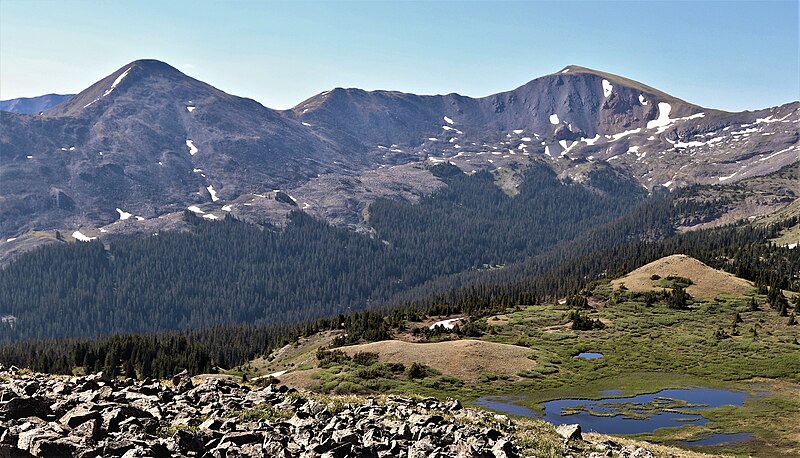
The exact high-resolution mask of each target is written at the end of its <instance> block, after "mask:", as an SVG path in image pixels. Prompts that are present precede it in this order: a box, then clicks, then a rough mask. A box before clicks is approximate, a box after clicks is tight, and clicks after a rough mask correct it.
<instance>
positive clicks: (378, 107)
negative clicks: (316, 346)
mask: <svg viewBox="0 0 800 458" xmlns="http://www.w3.org/2000/svg"><path fill="white" fill-rule="evenodd" d="M799 110H800V103H798V102H792V103H788V104H786V105H782V106H779V107H773V108H767V109H763V110H759V111H752V112H749V111H748V112H741V113H728V112H723V111H719V110H713V109H707V108H703V107H699V106H697V105H693V104H691V103H688V102H685V101H683V100H680V99H678V98H675V97H672V96H670V95H668V94H665V93H663V92H661V91H658V90H657V89H654V88H651V87H649V86H646V85H644V84H641V83H638V82H636V81H632V80H629V79H626V78H623V77H620V76H616V75H611V74H607V73H603V72H599V71H595V70H590V69H587V68H583V67H578V66H569V67H566V68H564V69H563V70H561V71H559V72H557V73H554V74H551V75H546V76H543V77H541V78H537V79H535V80H533V81H531V82H529V83H526V84H525V85H523V86H520V87H518V88H517V89H514V90H512V91H508V92H504V93H500V94H495V95H491V96H488V97H483V98H470V97H464V96H460V95H457V94H448V95H436V96H419V95H414V94H406V93H400V92H390V91H373V92H367V91H362V90H360V89H341V88H337V89H333V90H331V91H327V92H324V93H322V94H319V95H317V96H314V97H312V98H310V99H308V100H306V101H304V102H302V103H300V104H299V105H298V106H296V107H295V108H293V109H291V110H285V111H277V110H272V109H269V108H266V107H264V106H262V105H260V104H259V103H257V102H255V101H253V100H250V99H246V98H241V97H236V96H233V95H230V94H226V93H224V92H222V91H220V90H218V89H216V88H214V87H212V86H210V85H208V84H206V83H204V82H201V81H198V80H195V79H193V78H191V77H189V76H186V75H184V74H183V73H181V72H180V71H178V70H177V69H175V68H173V67H171V66H169V65H167V64H165V63H163V62H158V61H153V60H140V61H135V62H132V63H130V64H128V65H125V66H123V67H121V68H120V69H119V70H118V71H116V72H114V73H112V74H111V75H108V76H107V77H105V78H103V79H102V80H100V81H98V82H97V83H96V84H94V85H92V86H91V87H89V88H87V89H86V90H84V91H82V92H81V93H80V94H77V95H76V96H74V97H72V98H70V99H69V100H68V101H67V102H65V103H62V104H61V105H58V106H56V107H54V108H52V109H50V110H48V111H45V112H44V113H42V114H41V115H39V114H37V115H21V114H15V113H8V112H0V259H2V258H3V257H4V256H5V257H7V256H8V254H9V253H14V252H18V251H24V250H25V249H27V248H29V247H30V246H35V245H37V244H39V243H42V242H43V241H48V240H51V239H52V236H45V235H43V234H52V232H53V231H54V230H60V231H62V232H63V233H64V234H65V235H66V236H67V239H69V235H70V234H72V235H74V238H77V239H79V240H80V239H86V238H91V237H101V238H106V237H111V236H113V235H115V234H127V233H135V232H138V233H151V232H157V231H159V230H166V229H176V228H180V227H181V223H180V222H179V221H178V218H177V215H179V214H180V213H181V212H183V211H184V210H186V209H187V208H188V209H190V210H191V211H195V212H196V213H198V214H202V215H203V216H204V217H206V218H209V219H214V218H221V217H224V215H226V214H234V215H236V216H238V217H240V218H243V219H247V220H251V221H264V220H268V221H273V222H278V223H280V222H281V221H282V220H283V218H284V215H285V214H286V213H287V212H288V211H290V210H292V209H296V208H300V209H303V210H304V211H306V212H309V213H312V214H314V215H317V216H320V217H322V218H324V219H326V220H329V221H332V222H334V223H336V224H345V225H353V226H358V225H360V224H362V223H363V222H364V220H365V217H366V213H365V211H366V208H367V206H368V205H369V203H371V202H372V201H374V200H375V199H377V198H378V197H384V196H385V197H392V198H400V199H405V200H409V201H413V200H415V199H417V198H418V197H419V196H421V195H425V194H428V193H430V192H432V191H433V190H435V189H437V188H438V187H440V186H442V185H443V184H442V182H441V181H440V180H439V179H438V178H436V177H435V176H433V175H432V174H431V173H430V172H429V170H428V166H429V165H431V164H435V163H440V162H452V163H453V164H455V165H457V166H458V167H459V168H461V169H462V170H463V171H464V172H466V173H471V172H472V171H475V170H488V171H490V172H492V173H493V174H495V176H496V177H497V180H498V183H499V184H500V185H501V186H503V187H504V188H505V189H506V190H507V191H508V192H509V193H512V194H513V192H514V188H515V186H516V185H517V184H518V182H519V179H520V176H521V173H522V172H523V171H524V170H525V169H526V168H527V167H528V166H529V165H530V164H531V163H534V162H538V163H545V164H547V165H548V166H550V167H552V168H553V169H554V170H556V171H558V172H559V173H560V174H561V176H562V177H563V178H567V177H569V178H572V179H574V180H577V181H579V182H582V181H584V180H585V179H586V176H587V175H588V173H589V172H590V171H592V170H594V169H597V168H601V167H612V168H613V169H615V170H616V171H617V173H619V174H622V175H624V176H627V177H628V179H630V180H634V181H635V182H638V183H639V184H640V185H641V186H643V187H644V188H646V189H647V190H648V191H652V192H657V191H663V190H665V189H675V188H676V187H681V186H685V185H688V184H694V183H704V184H709V183H733V182H737V181H740V180H743V179H748V178H752V177H757V176H762V175H765V174H769V173H771V172H774V171H776V170H778V169H780V168H781V167H784V166H786V165H789V164H797V162H798V155H799V154H800V146H798V140H799V139H798V127H800V125H799V124H798V123H800V111H799Z"/></svg>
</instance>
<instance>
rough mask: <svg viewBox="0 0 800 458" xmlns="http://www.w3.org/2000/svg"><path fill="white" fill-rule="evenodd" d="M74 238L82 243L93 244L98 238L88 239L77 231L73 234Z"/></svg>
mask: <svg viewBox="0 0 800 458" xmlns="http://www.w3.org/2000/svg"><path fill="white" fill-rule="evenodd" d="M72 238H74V239H75V240H78V241H81V242H91V241H92V240H94V239H96V238H97V237H87V236H85V235H83V233H82V232H81V231H75V232H73V233H72Z"/></svg>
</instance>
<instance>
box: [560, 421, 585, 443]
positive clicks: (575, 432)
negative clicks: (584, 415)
mask: <svg viewBox="0 0 800 458" xmlns="http://www.w3.org/2000/svg"><path fill="white" fill-rule="evenodd" d="M556 432H557V433H558V435H559V436H561V437H563V438H564V439H565V440H567V441H570V440H581V439H583V435H582V434H581V425H579V424H577V423H574V424H571V425H558V427H557V428H556Z"/></svg>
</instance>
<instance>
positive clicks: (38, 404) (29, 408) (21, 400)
mask: <svg viewBox="0 0 800 458" xmlns="http://www.w3.org/2000/svg"><path fill="white" fill-rule="evenodd" d="M51 415H53V411H52V410H51V409H50V405H49V404H47V403H46V402H44V401H41V400H39V399H37V398H30V397H17V398H13V399H11V400H10V401H8V402H5V403H3V404H2V405H0V419H3V420H18V419H20V418H26V417H39V418H42V419H47V418H48V417H50V416H51Z"/></svg>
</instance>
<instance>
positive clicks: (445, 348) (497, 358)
mask: <svg viewBox="0 0 800 458" xmlns="http://www.w3.org/2000/svg"><path fill="white" fill-rule="evenodd" d="M342 350H344V351H345V352H347V354H349V355H353V354H355V353H358V352H360V351H368V352H375V353H378V354H379V355H380V360H381V361H385V362H395V363H403V364H406V365H410V364H412V363H421V364H425V365H428V366H430V367H432V368H434V369H436V370H438V371H440V372H441V373H442V374H445V375H450V376H453V377H456V378H459V379H461V380H464V381H467V382H470V381H477V380H478V379H479V378H480V375H481V374H486V373H491V374H497V375H515V374H516V373H518V372H521V371H527V370H531V369H533V368H534V367H536V362H535V361H533V360H531V359H529V358H528V356H530V355H532V354H534V352H533V351H532V350H531V349H529V348H525V347H518V346H515V345H508V344H499V343H493V342H484V341H481V340H453V341H447V342H436V343H410V342H401V341H397V340H386V341H383V342H373V343H368V344H363V345H354V346H352V347H344V348H342Z"/></svg>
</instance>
